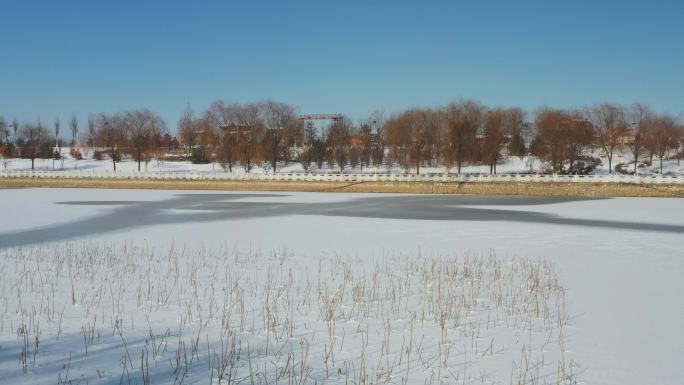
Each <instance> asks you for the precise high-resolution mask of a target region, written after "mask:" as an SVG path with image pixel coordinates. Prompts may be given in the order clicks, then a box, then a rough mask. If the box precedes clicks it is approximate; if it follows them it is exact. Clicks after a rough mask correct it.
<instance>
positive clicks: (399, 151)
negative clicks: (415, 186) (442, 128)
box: [385, 108, 439, 174]
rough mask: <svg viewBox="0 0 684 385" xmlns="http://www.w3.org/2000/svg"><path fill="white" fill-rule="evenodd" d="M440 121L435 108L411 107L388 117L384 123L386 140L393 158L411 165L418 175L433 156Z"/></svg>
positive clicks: (405, 165)
mask: <svg viewBox="0 0 684 385" xmlns="http://www.w3.org/2000/svg"><path fill="white" fill-rule="evenodd" d="M438 128H439V121H438V119H437V116H436V114H435V113H434V111H432V110H429V109H418V108H413V109H410V110H407V111H404V112H403V113H401V114H399V115H397V116H394V117H392V118H391V119H389V120H388V121H387V123H386V125H385V140H386V142H387V144H388V145H389V146H390V154H391V155H392V159H393V160H395V161H398V162H399V163H400V164H402V165H403V166H404V168H406V169H408V168H409V167H410V166H411V165H412V166H414V167H415V168H416V173H417V174H420V166H421V164H422V163H423V161H424V160H426V159H431V158H432V157H433V155H434V151H435V145H436V143H437V136H438Z"/></svg>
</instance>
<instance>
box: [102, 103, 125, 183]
mask: <svg viewBox="0 0 684 385" xmlns="http://www.w3.org/2000/svg"><path fill="white" fill-rule="evenodd" d="M96 126H97V129H96V136H95V142H96V143H97V145H98V146H99V147H103V148H104V149H105V151H106V153H107V155H108V156H109V159H110V160H111V161H112V166H113V169H114V172H116V163H117V162H119V161H120V160H121V149H122V147H124V146H125V145H126V139H127V137H126V123H125V121H124V116H123V115H122V114H116V115H107V114H100V115H99V116H98V117H97V120H96Z"/></svg>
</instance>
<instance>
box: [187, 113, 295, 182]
mask: <svg viewBox="0 0 684 385" xmlns="http://www.w3.org/2000/svg"><path fill="white" fill-rule="evenodd" d="M178 133H179V136H180V141H181V143H183V145H184V147H185V148H186V149H187V153H188V156H190V157H191V158H192V160H193V161H194V162H203V161H205V162H210V161H217V162H218V163H220V164H221V165H222V166H223V167H225V168H226V169H228V170H229V171H232V170H233V167H234V166H235V165H236V164H240V165H242V166H243V167H244V169H245V171H248V172H249V170H251V169H252V167H253V166H254V165H255V164H257V163H260V162H262V161H263V162H266V164H267V165H268V166H269V167H270V168H271V169H272V170H274V171H275V170H276V169H277V167H278V165H279V164H280V163H281V162H282V161H286V160H289V159H292V157H293V156H294V152H293V151H294V149H295V148H297V147H299V146H301V143H302V140H303V126H302V123H301V121H300V120H299V119H298V118H297V114H296V110H295V108H294V107H293V106H291V105H289V104H286V103H280V102H276V101H272V100H266V101H262V102H259V103H252V104H226V103H224V102H223V101H216V102H214V103H212V104H211V106H210V107H209V108H208V109H207V110H206V111H204V112H203V113H202V114H201V116H199V117H196V116H195V114H194V112H193V111H192V110H191V109H190V108H189V107H188V108H187V109H186V111H185V113H184V114H183V116H182V117H181V119H180V121H179V123H178Z"/></svg>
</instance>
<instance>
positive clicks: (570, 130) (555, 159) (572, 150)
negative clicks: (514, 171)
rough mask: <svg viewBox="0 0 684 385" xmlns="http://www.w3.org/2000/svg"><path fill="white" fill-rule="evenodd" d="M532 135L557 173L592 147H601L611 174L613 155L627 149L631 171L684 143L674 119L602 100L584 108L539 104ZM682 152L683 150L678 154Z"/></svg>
mask: <svg viewBox="0 0 684 385" xmlns="http://www.w3.org/2000/svg"><path fill="white" fill-rule="evenodd" d="M535 128H536V130H537V133H536V137H535V139H534V141H533V142H532V152H533V153H534V154H535V155H537V156H539V157H541V158H542V159H544V160H546V161H547V162H548V164H549V165H550V166H551V169H552V171H553V172H560V171H562V170H563V168H564V167H565V166H566V165H567V166H568V168H569V169H571V170H572V169H573V166H574V163H575V162H576V161H577V160H578V159H580V158H581V157H582V156H583V154H586V153H587V152H588V150H590V149H599V150H600V152H601V155H603V156H604V157H605V158H606V159H607V160H608V169H609V170H610V171H611V172H612V170H613V160H614V158H615V156H616V155H618V154H623V153H625V152H628V153H631V155H632V157H633V159H634V161H633V162H634V169H633V172H634V173H637V167H638V164H639V159H640V158H643V157H644V156H647V157H648V159H649V163H652V162H653V157H654V156H655V157H657V158H658V159H659V160H660V171H661V172H662V164H663V160H664V159H665V158H666V157H667V156H668V155H669V154H671V153H675V152H676V151H678V150H680V149H681V147H682V146H683V145H684V129H683V128H682V126H681V125H680V124H679V123H678V121H677V119H676V118H675V117H673V116H671V115H668V114H659V113H655V112H654V111H652V110H651V109H650V108H648V107H647V106H644V105H643V104H639V103H637V104H634V105H633V106H631V107H630V108H624V107H622V106H619V105H615V104H610V103H602V104H599V105H596V106H593V107H589V108H586V109H584V110H561V109H553V108H546V107H545V108H542V109H540V110H539V111H538V112H537V114H536V119H535ZM679 155H680V156H681V153H679Z"/></svg>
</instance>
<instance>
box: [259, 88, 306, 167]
mask: <svg viewBox="0 0 684 385" xmlns="http://www.w3.org/2000/svg"><path fill="white" fill-rule="evenodd" d="M259 109H260V110H261V114H262V116H263V122H264V127H265V133H264V137H263V139H262V149H263V153H264V157H265V158H266V159H267V160H268V161H269V163H270V164H271V169H272V170H273V172H276V169H277V167H278V162H280V161H281V160H287V158H288V156H289V154H288V152H287V150H288V149H289V147H290V146H291V145H293V144H294V138H295V135H296V131H297V129H298V128H299V126H300V125H301V122H299V121H298V120H297V117H296V116H295V109H294V107H292V106H290V105H289V104H285V103H279V102H275V101H272V100H266V101H264V102H261V103H260V104H259Z"/></svg>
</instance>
